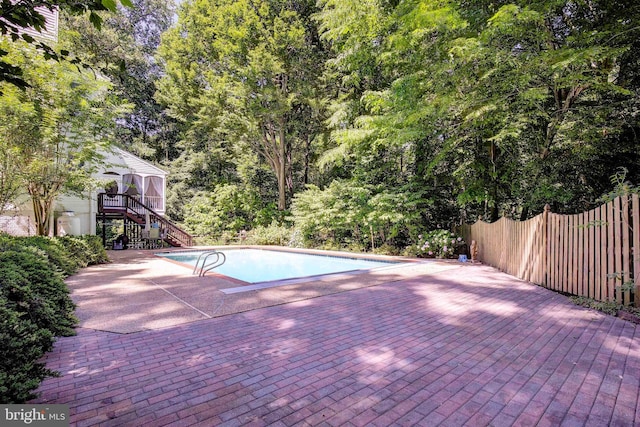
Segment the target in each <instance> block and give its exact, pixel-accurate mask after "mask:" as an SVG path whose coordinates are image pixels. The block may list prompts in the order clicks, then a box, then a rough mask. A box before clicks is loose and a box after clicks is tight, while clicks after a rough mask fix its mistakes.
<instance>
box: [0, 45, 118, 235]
mask: <svg viewBox="0 0 640 427" xmlns="http://www.w3.org/2000/svg"><path fill="white" fill-rule="evenodd" d="M2 48H3V49H5V50H7V51H8V52H9V54H8V55H7V56H6V59H7V61H9V62H10V63H12V64H17V65H19V66H21V67H23V69H24V70H25V78H26V79H27V81H28V82H29V85H30V86H29V87H28V88H27V89H26V90H19V89H17V88H16V87H15V86H12V85H10V84H8V83H4V84H3V87H2V90H3V95H2V96H1V97H0V112H1V114H0V138H1V139H3V140H4V141H6V142H7V143H9V144H11V150H12V151H11V153H10V154H11V155H12V157H11V161H12V162H14V164H15V165H18V167H19V174H18V176H19V177H20V179H21V182H22V188H23V190H26V191H27V192H28V194H29V196H30V198H31V201H32V205H33V210H34V215H35V221H36V228H37V233H38V234H39V235H47V234H49V232H50V228H51V227H50V226H51V224H50V219H51V216H52V213H53V208H54V203H55V199H56V198H57V196H58V195H59V194H61V193H62V192H81V191H82V190H84V189H85V188H86V187H87V186H88V185H89V184H90V174H91V171H92V168H93V167H95V164H96V163H97V162H98V161H99V159H100V155H99V154H98V149H99V147H103V146H105V145H107V144H108V143H109V142H110V135H109V132H110V131H111V130H112V128H113V125H114V123H115V118H116V117H117V115H118V114H119V113H120V112H121V110H120V107H119V106H118V105H117V103H116V102H115V100H114V99H112V98H111V97H110V96H109V94H108V92H107V87H108V85H107V83H106V82H104V81H101V80H98V79H96V78H95V77H94V76H93V74H92V73H87V72H84V73H83V72H79V71H78V70H77V69H76V68H75V67H74V66H72V65H70V64H66V63H58V62H55V61H46V60H43V59H42V58H40V57H38V56H37V55H36V54H35V52H34V50H33V49H31V48H30V46H26V45H20V44H15V43H13V44H11V43H9V42H7V41H4V42H3V45H2ZM17 122H20V123H24V124H25V126H23V127H20V126H16V123H17Z"/></svg>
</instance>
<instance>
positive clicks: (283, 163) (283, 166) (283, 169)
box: [276, 120, 287, 211]
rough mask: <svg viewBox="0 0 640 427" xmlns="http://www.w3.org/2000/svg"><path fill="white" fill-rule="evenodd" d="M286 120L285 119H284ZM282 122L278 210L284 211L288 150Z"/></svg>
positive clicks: (278, 174) (280, 130)
mask: <svg viewBox="0 0 640 427" xmlns="http://www.w3.org/2000/svg"><path fill="white" fill-rule="evenodd" d="M282 121H284V120H282ZM282 121H281V123H280V129H279V137H278V139H279V140H280V141H279V142H280V143H279V146H278V149H279V153H278V158H279V160H280V162H279V164H278V171H277V172H276V175H277V177H278V210H280V211H283V210H285V209H286V208H287V152H286V151H287V150H286V144H285V142H286V141H285V134H284V124H283V123H282Z"/></svg>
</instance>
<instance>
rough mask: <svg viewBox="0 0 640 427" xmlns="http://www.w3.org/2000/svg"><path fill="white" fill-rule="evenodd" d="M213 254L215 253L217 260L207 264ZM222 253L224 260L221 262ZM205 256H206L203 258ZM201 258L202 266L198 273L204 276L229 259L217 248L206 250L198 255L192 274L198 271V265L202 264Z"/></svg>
mask: <svg viewBox="0 0 640 427" xmlns="http://www.w3.org/2000/svg"><path fill="white" fill-rule="evenodd" d="M211 255H215V256H216V260H215V261H213V262H212V263H210V264H207V259H208V258H209V257H210V256H211ZM220 255H222V262H219V261H220ZM203 256H204V258H202V257H203ZM200 259H202V267H200V272H199V273H198V276H199V277H203V276H204V275H205V274H206V273H207V272H209V271H211V270H213V269H214V268H216V267H220V266H221V265H222V264H224V263H225V262H226V261H227V257H226V255H225V254H224V253H222V252H219V251H217V250H215V249H212V250H209V251H204V252H202V253H201V254H200V255H199V256H198V260H197V261H196V265H195V266H194V268H193V272H192V273H191V274H196V271H197V270H198V266H199V265H200Z"/></svg>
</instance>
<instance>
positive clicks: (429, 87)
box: [60, 0, 640, 251]
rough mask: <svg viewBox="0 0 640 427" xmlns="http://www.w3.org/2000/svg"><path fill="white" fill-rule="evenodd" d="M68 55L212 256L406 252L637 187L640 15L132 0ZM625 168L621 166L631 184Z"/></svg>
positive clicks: (601, 2)
mask: <svg viewBox="0 0 640 427" xmlns="http://www.w3.org/2000/svg"><path fill="white" fill-rule="evenodd" d="M133 4H134V7H133V8H121V10H119V12H118V13H117V14H115V15H104V16H103V20H102V31H101V32H98V31H97V30H96V29H95V28H94V27H93V26H92V25H90V24H89V23H88V21H87V20H86V19H82V18H79V17H77V16H75V15H74V16H66V17H64V21H63V22H62V23H61V28H62V32H61V37H60V45H61V47H62V48H64V49H66V50H69V51H71V52H74V54H75V55H77V56H78V57H79V58H80V59H81V60H82V63H84V64H88V65H91V66H92V69H93V70H94V71H95V72H96V74H97V75H99V76H101V78H106V79H108V80H109V81H110V83H111V85H112V86H111V89H110V90H111V93H112V94H114V95H117V96H118V97H120V98H121V99H122V100H123V101H126V102H127V103H129V105H131V108H130V111H129V112H128V113H127V114H126V115H123V116H121V118H120V119H119V120H118V122H117V130H116V135H117V137H116V140H117V141H118V142H119V144H120V145H123V146H124V148H126V149H129V150H132V151H134V152H136V153H137V154H139V155H141V156H143V157H145V158H147V159H150V160H153V161H156V162H158V163H159V164H161V165H163V167H164V168H166V169H168V170H170V172H171V175H170V182H169V200H168V207H169V209H168V214H169V216H170V217H171V218H172V219H174V220H177V221H178V222H180V223H181V224H182V225H183V226H184V227H186V228H187V230H189V231H190V232H192V233H193V234H195V235H196V236H197V237H198V239H199V242H200V243H207V242H212V241H229V240H231V239H233V238H236V237H237V235H238V233H239V231H240V230H243V229H245V230H248V231H249V237H250V238H251V237H255V238H256V239H257V240H258V241H280V242H282V241H285V240H287V236H289V240H291V244H295V245H307V246H325V247H351V248H354V249H359V250H371V249H374V248H380V247H383V248H387V249H388V250H389V251H400V250H402V249H403V248H406V247H408V246H410V245H415V244H416V243H417V241H418V240H419V239H418V236H419V235H421V234H424V233H425V232H427V231H430V230H434V229H450V228H451V227H452V226H454V225H455V224H460V223H462V222H469V221H475V220H476V219H477V218H478V217H482V218H483V219H485V220H490V221H493V220H496V219H497V218H498V217H499V216H508V217H511V218H520V219H526V218H529V217H532V216H534V215H536V214H538V213H540V212H541V211H542V209H543V206H544V205H545V204H547V203H549V204H550V205H551V207H552V210H553V211H554V212H560V213H576V212H582V211H584V210H586V209H589V208H592V207H593V206H595V205H597V204H598V200H599V198H600V197H601V195H603V194H605V193H607V192H608V191H610V190H611V188H612V184H611V181H610V177H611V176H612V175H614V174H617V175H616V176H617V177H620V171H625V172H624V173H623V175H624V179H626V180H629V181H631V182H634V183H638V182H640V150H639V149H638V130H639V126H638V125H639V122H638V111H639V107H640V105H639V104H640V101H639V100H640V97H639V96H638V95H639V93H638V92H639V88H640V71H639V70H640V67H639V65H640V64H638V62H639V61H640V4H639V3H638V2H637V1H635V0H616V1H612V0H536V1H498V2H496V1H483V0H479V1H446V0H367V1H362V0H340V1H338V0H320V1H318V2H316V1H315V0H287V1H284V0H184V1H182V2H180V5H179V7H176V6H175V5H174V4H173V3H172V2H170V1H161V0H137V1H134V2H133ZM621 168H623V169H621Z"/></svg>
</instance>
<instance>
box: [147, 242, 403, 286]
mask: <svg viewBox="0 0 640 427" xmlns="http://www.w3.org/2000/svg"><path fill="white" fill-rule="evenodd" d="M219 252H222V253H224V254H225V256H226V257H227V261H226V262H225V263H224V264H223V265H222V266H220V267H217V268H215V269H214V270H212V272H214V273H218V274H223V275H225V276H229V277H233V278H234V279H238V280H242V281H243V282H248V283H260V282H269V281H274V280H284V279H293V278H299V277H308V276H317V275H323V274H332V273H341V272H346V271H353V270H369V269H372V268H379V267H388V266H390V265H392V264H395V263H394V262H388V261H371V260H365V259H355V258H344V257H338V256H323V255H309V254H300V253H293V252H280V251H269V250H262V249H221V250H219ZM201 253H202V252H195V251H194V252H174V253H157V254H156V255H158V256H162V257H165V258H169V259H171V260H174V261H178V262H182V263H185V264H190V265H192V266H195V263H196V261H197V259H198V256H199V255H200V254H201ZM211 260H213V258H210V259H209V261H211Z"/></svg>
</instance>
